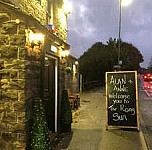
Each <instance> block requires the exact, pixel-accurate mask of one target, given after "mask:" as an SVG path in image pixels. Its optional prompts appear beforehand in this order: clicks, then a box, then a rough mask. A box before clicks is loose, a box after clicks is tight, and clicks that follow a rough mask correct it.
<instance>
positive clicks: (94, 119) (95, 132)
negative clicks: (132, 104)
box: [56, 89, 147, 150]
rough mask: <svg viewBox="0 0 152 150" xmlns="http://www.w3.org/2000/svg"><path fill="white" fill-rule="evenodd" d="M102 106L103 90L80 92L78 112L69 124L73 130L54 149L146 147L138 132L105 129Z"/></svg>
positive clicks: (133, 149)
mask: <svg viewBox="0 0 152 150" xmlns="http://www.w3.org/2000/svg"><path fill="white" fill-rule="evenodd" d="M105 108H106V107H105V94H104V89H101V90H98V91H95V92H90V93H83V94H81V107H80V109H79V112H80V114H79V117H78V121H76V123H73V124H72V131H73V133H72V135H69V136H67V137H66V138H64V139H63V141H62V143H60V144H59V146H57V148H56V150H60V149H62V150H63V149H66V150H147V149H146V147H145V143H144V138H143V136H142V132H141V131H140V132H137V131H136V130H131V129H130V130H127V129H126V130H122V129H110V130H108V131H106V129H105V122H106V118H105V112H106V111H105ZM68 138H71V140H70V143H67V141H68ZM67 144H68V146H67Z"/></svg>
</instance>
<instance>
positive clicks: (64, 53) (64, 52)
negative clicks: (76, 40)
mask: <svg viewBox="0 0 152 150" xmlns="http://www.w3.org/2000/svg"><path fill="white" fill-rule="evenodd" d="M69 54H70V52H69V51H68V50H64V51H63V50H61V57H62V58H64V57H67V56H68V55H69Z"/></svg>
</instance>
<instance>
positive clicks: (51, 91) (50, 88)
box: [44, 55, 58, 132]
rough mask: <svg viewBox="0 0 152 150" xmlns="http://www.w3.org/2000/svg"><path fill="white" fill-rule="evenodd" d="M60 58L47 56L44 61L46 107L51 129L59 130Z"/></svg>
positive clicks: (53, 130) (52, 130)
mask: <svg viewBox="0 0 152 150" xmlns="http://www.w3.org/2000/svg"><path fill="white" fill-rule="evenodd" d="M57 96H58V59H57V58H56V57H52V56H49V55H48V56H47V55H46V56H45V63H44V108H45V112H46V119H47V123H48V127H49V130H50V131H51V132H57V102H58V97H57Z"/></svg>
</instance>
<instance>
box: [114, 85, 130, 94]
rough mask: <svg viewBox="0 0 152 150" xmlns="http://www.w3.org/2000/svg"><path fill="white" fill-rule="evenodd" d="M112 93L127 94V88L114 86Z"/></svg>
mask: <svg viewBox="0 0 152 150" xmlns="http://www.w3.org/2000/svg"><path fill="white" fill-rule="evenodd" d="M113 91H116V92H128V87H125V85H119V86H116V85H115V86H114V88H113Z"/></svg>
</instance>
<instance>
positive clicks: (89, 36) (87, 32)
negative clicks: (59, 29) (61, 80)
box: [68, 0, 152, 67]
mask: <svg viewBox="0 0 152 150" xmlns="http://www.w3.org/2000/svg"><path fill="white" fill-rule="evenodd" d="M71 1H72V4H73V11H72V14H71V15H70V16H69V18H68V43H69V44H70V45H71V53H72V54H73V55H74V56H75V57H77V58H78V57H80V56H81V55H82V54H83V53H84V52H85V51H87V50H88V48H90V47H91V46H92V45H93V44H95V43H96V42H103V43H106V41H107V40H108V39H109V38H110V37H113V38H118V22H119V0H71ZM121 38H122V40H123V41H125V42H129V43H132V44H133V45H134V46H135V47H137V48H138V49H139V51H140V52H141V54H142V55H143V57H144V63H142V64H141V66H142V67H147V66H148V65H149V62H150V58H151V57H152V0H133V2H132V4H131V5H129V6H127V7H122V28H121Z"/></svg>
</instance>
